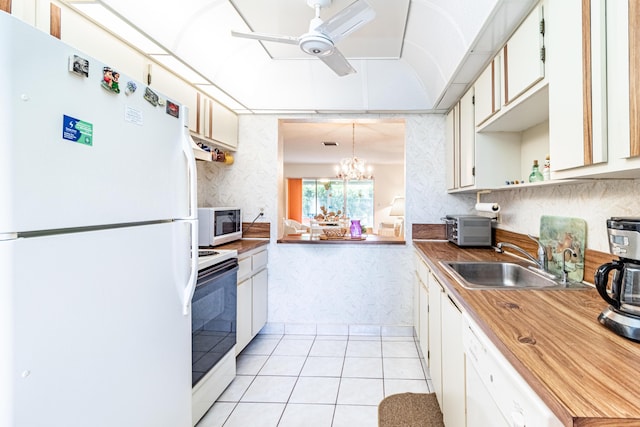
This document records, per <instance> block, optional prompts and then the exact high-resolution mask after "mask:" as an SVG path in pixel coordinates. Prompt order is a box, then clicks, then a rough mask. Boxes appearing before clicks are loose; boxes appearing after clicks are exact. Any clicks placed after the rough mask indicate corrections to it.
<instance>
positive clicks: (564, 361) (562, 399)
mask: <svg viewBox="0 0 640 427" xmlns="http://www.w3.org/2000/svg"><path fill="white" fill-rule="evenodd" d="M414 246H415V247H416V248H417V249H418V252H419V253H420V254H421V256H422V257H423V259H424V260H425V262H426V263H427V264H428V265H429V267H430V268H431V270H432V271H433V272H434V274H435V275H436V277H437V278H438V279H439V280H440V282H441V283H442V285H443V286H446V287H447V289H448V291H449V292H450V293H451V294H452V296H453V297H454V298H456V299H457V300H458V302H459V303H460V304H461V306H462V307H463V308H464V310H465V311H466V312H467V313H468V314H469V315H470V316H471V317H472V318H473V319H474V320H475V321H476V322H477V323H478V325H479V326H480V327H481V328H482V329H483V330H484V332H485V333H486V334H487V336H488V337H489V338H490V339H491V340H492V342H493V343H494V344H495V345H496V347H498V349H499V350H500V351H501V352H502V354H503V355H504V356H505V357H506V358H507V359H508V360H509V362H511V364H512V365H513V366H514V368H515V369H516V370H517V371H518V372H519V373H520V375H522V377H523V378H524V379H525V380H526V381H527V383H529V385H530V386H531V388H533V390H535V392H536V393H537V394H538V395H539V396H540V398H541V399H542V400H543V401H544V402H545V403H546V404H547V406H548V407H549V408H550V409H551V410H552V411H553V412H554V413H555V414H556V416H557V417H558V418H559V419H560V420H561V421H562V422H563V423H564V424H565V425H567V426H581V427H583V426H589V427H591V426H616V427H618V426H640V387H639V386H638V377H639V373H640V343H634V342H633V341H630V340H627V339H625V338H622V337H619V336H618V335H616V334H614V333H613V332H611V331H610V330H609V329H606V328H605V327H604V326H602V325H601V324H600V323H599V322H598V320H597V317H598V314H600V312H601V311H602V309H604V308H605V307H606V306H607V304H606V303H605V301H604V300H603V299H602V298H601V297H600V296H599V295H598V293H597V291H596V290H595V289H586V290H546V291H544V290H468V289H465V288H463V287H462V286H460V285H459V284H458V283H457V281H456V280H455V279H453V278H452V277H451V276H449V274H448V273H447V272H446V270H444V269H443V268H442V267H440V265H439V264H438V262H439V261H499V260H509V261H513V260H514V259H516V258H514V257H512V256H509V255H506V254H498V253H496V252H495V251H494V250H493V249H466V248H459V247H457V246H455V245H454V244H451V243H448V242H435V241H433V242H426V241H422V242H419V241H414Z"/></svg>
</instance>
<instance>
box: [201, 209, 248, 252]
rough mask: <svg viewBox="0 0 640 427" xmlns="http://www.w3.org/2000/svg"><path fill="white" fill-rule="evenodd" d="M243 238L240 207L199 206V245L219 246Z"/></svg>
mask: <svg viewBox="0 0 640 427" xmlns="http://www.w3.org/2000/svg"><path fill="white" fill-rule="evenodd" d="M239 239H242V214H241V212H240V208H198V246H200V247H206V246H217V245H221V244H223V243H228V242H233V241H234V240H239Z"/></svg>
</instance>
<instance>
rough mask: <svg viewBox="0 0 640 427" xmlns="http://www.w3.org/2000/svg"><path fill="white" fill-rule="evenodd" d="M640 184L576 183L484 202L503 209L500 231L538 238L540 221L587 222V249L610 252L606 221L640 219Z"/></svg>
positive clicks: (495, 195) (507, 193)
mask: <svg viewBox="0 0 640 427" xmlns="http://www.w3.org/2000/svg"><path fill="white" fill-rule="evenodd" d="M638 194H640V180H638V179H631V180H597V181H596V180H584V181H579V182H577V183H571V184H562V185H553V186H542V187H533V188H518V189H513V190H509V191H496V192H493V193H491V194H486V195H483V196H482V201H487V202H489V201H491V202H493V201H496V202H498V203H499V204H500V206H501V212H500V213H501V215H502V223H501V224H500V225H499V227H500V228H504V229H507V230H510V231H515V232H518V233H530V234H533V235H536V236H537V235H539V233H540V225H539V224H540V217H541V216H542V215H556V216H565V217H576V218H582V219H584V220H585V221H586V222H587V247H588V248H590V249H594V250H597V251H600V252H609V245H608V241H607V223H606V220H607V218H610V217H612V216H635V217H640V198H638Z"/></svg>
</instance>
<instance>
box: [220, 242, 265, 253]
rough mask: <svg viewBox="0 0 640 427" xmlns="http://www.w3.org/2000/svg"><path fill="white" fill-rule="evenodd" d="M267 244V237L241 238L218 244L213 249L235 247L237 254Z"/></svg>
mask: <svg viewBox="0 0 640 427" xmlns="http://www.w3.org/2000/svg"><path fill="white" fill-rule="evenodd" d="M268 244H269V239H241V240H236V241H234V242H229V243H224V244H222V245H218V246H216V247H215V249H235V250H237V251H238V255H240V254H242V253H244V252H249V251H251V250H253V249H255V248H258V247H260V246H265V245H268Z"/></svg>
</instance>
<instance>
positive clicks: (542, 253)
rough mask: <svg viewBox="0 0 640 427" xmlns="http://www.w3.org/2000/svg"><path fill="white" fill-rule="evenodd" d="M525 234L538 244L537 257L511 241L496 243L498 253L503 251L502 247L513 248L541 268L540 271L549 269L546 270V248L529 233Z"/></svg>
mask: <svg viewBox="0 0 640 427" xmlns="http://www.w3.org/2000/svg"><path fill="white" fill-rule="evenodd" d="M527 236H529V238H530V239H531V240H533V241H534V242H536V243H537V244H538V251H537V255H538V258H537V259H536V258H535V257H534V256H533V255H531V254H530V253H529V252H527V251H525V250H524V249H522V248H521V247H520V246H517V245H514V244H513V243H508V242H500V243H498V244H497V245H496V247H497V251H498V252H500V253H502V252H504V250H503V249H502V248H503V247H505V248H511V249H514V250H516V251H518V252H520V253H521V254H522V255H524V256H525V257H526V258H527V259H528V260H529V261H531V262H533V263H534V264H535V265H537V266H538V267H540V268H541V269H542V271H549V270H548V267H549V265H548V260H547V251H546V249H545V248H544V246H543V245H542V243H540V240H538V239H536V238H535V237H533V236H532V235H531V234H527Z"/></svg>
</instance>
